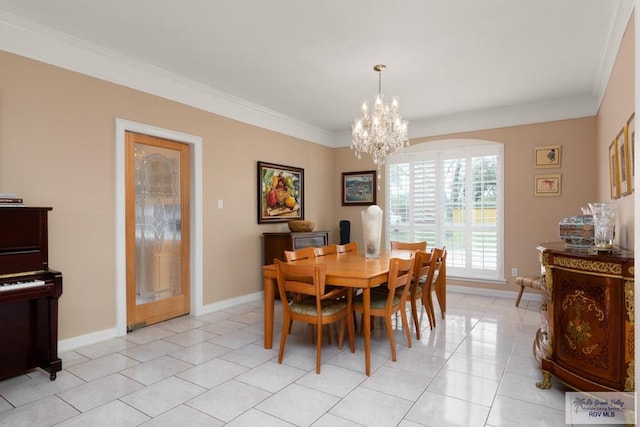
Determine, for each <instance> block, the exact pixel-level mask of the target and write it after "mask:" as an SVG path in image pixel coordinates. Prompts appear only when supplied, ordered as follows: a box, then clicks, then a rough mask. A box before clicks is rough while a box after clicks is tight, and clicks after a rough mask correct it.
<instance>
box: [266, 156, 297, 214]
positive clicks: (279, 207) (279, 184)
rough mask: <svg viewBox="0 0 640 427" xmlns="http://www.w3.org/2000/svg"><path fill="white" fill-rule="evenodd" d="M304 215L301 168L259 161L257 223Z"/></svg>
mask: <svg viewBox="0 0 640 427" xmlns="http://www.w3.org/2000/svg"><path fill="white" fill-rule="evenodd" d="M290 219H304V169H302V168H296V167H293V166H284V165H277V164H274V163H265V162H258V224H265V223H270V222H286V221H289V220H290Z"/></svg>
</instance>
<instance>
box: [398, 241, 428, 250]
mask: <svg viewBox="0 0 640 427" xmlns="http://www.w3.org/2000/svg"><path fill="white" fill-rule="evenodd" d="M391 249H401V250H409V251H426V250H427V242H426V241H424V242H398V241H396V240H392V241H391Z"/></svg>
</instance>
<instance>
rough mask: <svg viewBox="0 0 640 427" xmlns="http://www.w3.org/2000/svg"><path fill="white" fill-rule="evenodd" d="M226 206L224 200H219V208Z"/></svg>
mask: <svg viewBox="0 0 640 427" xmlns="http://www.w3.org/2000/svg"><path fill="white" fill-rule="evenodd" d="M223 206H224V202H223V201H222V200H218V209H222V207H223Z"/></svg>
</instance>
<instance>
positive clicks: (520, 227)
mask: <svg viewBox="0 0 640 427" xmlns="http://www.w3.org/2000/svg"><path fill="white" fill-rule="evenodd" d="M595 133H596V119H595V118H594V117H590V118H584V119H576V120H563V121H557V122H549V123H538V124H533V125H526V126H515V127H508V128H502V129H492V130H486V131H478V132H467V133H461V134H454V135H447V136H444V137H437V138H418V139H415V140H412V141H411V143H412V144H413V145H416V144H428V143H429V142H431V141H442V140H452V139H461V138H462V139H481V140H488V141H495V142H500V143H502V144H504V178H505V187H504V191H505V205H504V209H505V222H504V231H505V262H504V266H505V270H506V272H508V273H507V274H506V276H507V277H506V279H508V286H506V287H505V286H504V285H491V284H479V283H469V282H456V281H450V282H449V283H452V284H457V285H463V286H475V287H481V288H488V289H500V290H515V286H514V283H513V282H514V279H513V278H512V277H510V276H511V274H510V273H511V268H514V267H515V268H518V271H519V273H520V274H535V273H536V272H538V271H539V269H540V267H539V264H538V258H537V252H536V249H535V248H536V245H537V244H539V243H540V242H545V241H550V240H558V222H560V220H561V219H563V218H566V217H568V216H571V215H576V214H579V213H580V207H581V206H586V204H587V202H589V201H591V200H594V198H595V197H596V182H597V179H596V176H595V175H594V174H593V173H592V169H593V167H585V165H594V164H595ZM556 144H559V145H562V159H561V160H562V162H561V167H560V168H558V169H535V168H534V161H533V153H534V147H536V146H539V145H556ZM334 155H335V157H336V159H335V164H336V167H337V168H344V169H341V170H340V169H339V170H337V171H336V174H335V175H336V179H338V180H339V179H340V173H339V172H340V171H344V172H346V171H350V170H363V169H373V164H372V163H371V162H370V159H366V160H365V159H362V160H358V159H356V158H355V157H354V156H353V152H352V151H351V150H350V149H349V148H343V149H339V150H336V152H335V153H334ZM546 173H561V174H562V195H561V197H535V196H534V191H533V189H534V184H533V182H534V176H535V175H536V174H546ZM338 185H339V184H338ZM384 185H385V182H384V180H383V181H382V184H381V190H380V192H379V193H378V204H380V206H384V193H385V189H384ZM361 210H362V208H361V207H360V208H358V207H343V206H341V201H340V197H338V199H337V201H336V212H337V217H336V220H338V218H339V219H349V220H350V221H352V225H351V227H352V236H353V238H354V239H353V240H356V241H359V243H360V244H362V240H361V239H362V232H361V230H360V227H361V221H360V218H359V215H360V211H361ZM334 222H336V221H334Z"/></svg>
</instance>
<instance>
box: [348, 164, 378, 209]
mask: <svg viewBox="0 0 640 427" xmlns="http://www.w3.org/2000/svg"><path fill="white" fill-rule="evenodd" d="M376 188H377V187H376V171H361V172H343V173H342V206H366V205H375V204H376Z"/></svg>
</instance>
